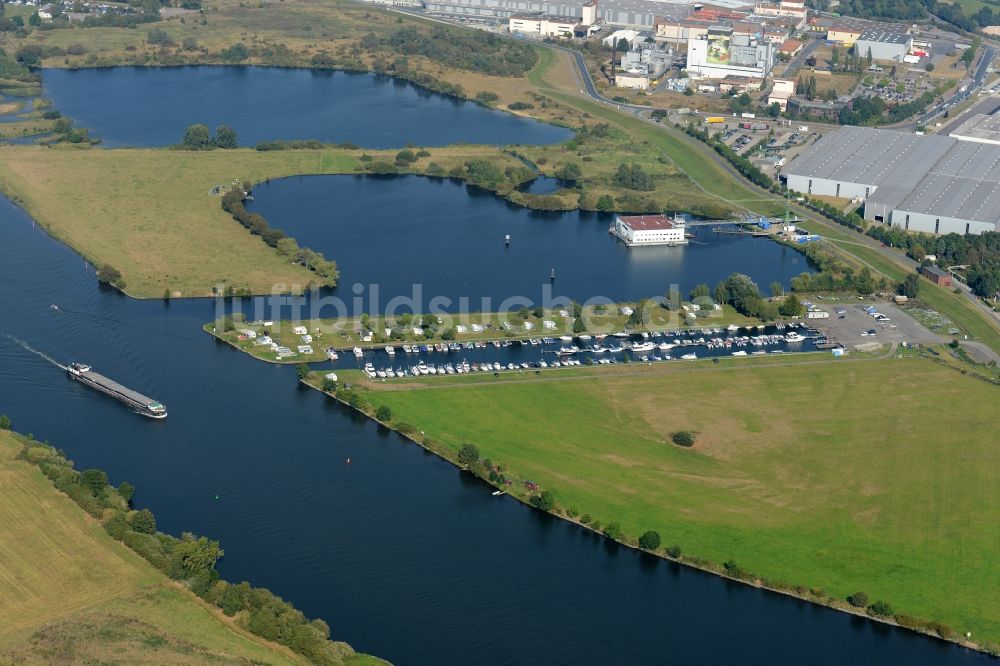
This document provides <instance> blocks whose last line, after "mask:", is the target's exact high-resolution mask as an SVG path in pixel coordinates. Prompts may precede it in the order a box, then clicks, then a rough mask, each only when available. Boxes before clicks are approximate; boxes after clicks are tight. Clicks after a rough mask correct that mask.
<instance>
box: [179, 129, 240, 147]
mask: <svg viewBox="0 0 1000 666" xmlns="http://www.w3.org/2000/svg"><path fill="white" fill-rule="evenodd" d="M177 147H178V148H183V149H185V150H212V149H213V148H225V149H232V148H239V144H237V143H236V130H234V129H233V128H232V127H230V126H229V125H219V126H218V127H216V128H215V136H212V133H211V132H210V131H209V129H208V126H207V125H202V124H201V123H198V124H196V125H188V127H187V128H186V129H185V130H184V138H183V139H181V143H180V145H179V146H177Z"/></svg>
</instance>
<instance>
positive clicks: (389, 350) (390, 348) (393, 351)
mask: <svg viewBox="0 0 1000 666" xmlns="http://www.w3.org/2000/svg"><path fill="white" fill-rule="evenodd" d="M385 353H386V354H388V355H389V356H395V355H396V348H395V347H393V346H392V345H386V346H385Z"/></svg>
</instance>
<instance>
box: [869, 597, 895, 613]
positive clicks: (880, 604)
mask: <svg viewBox="0 0 1000 666" xmlns="http://www.w3.org/2000/svg"><path fill="white" fill-rule="evenodd" d="M868 614H869V615H874V616H876V617H889V616H890V615H892V606H890V605H889V604H888V603H886V602H885V601H881V600H880V601H876V602H875V603H873V604H871V605H870V606H868Z"/></svg>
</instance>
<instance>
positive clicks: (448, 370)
mask: <svg viewBox="0 0 1000 666" xmlns="http://www.w3.org/2000/svg"><path fill="white" fill-rule="evenodd" d="M768 353H771V354H784V353H785V352H784V350H782V349H773V350H771V351H770V352H768V351H766V350H763V349H758V350H755V351H752V352H747V351H746V350H742V349H741V350H737V351H734V352H732V356H735V357H743V356H764V355H766V354H768ZM697 358H698V355H697V353H695V352H688V353H686V354H683V355H681V356H678V357H676V358H675V357H673V356H671V355H669V354H664V355H660V354H656V353H653V354H644V355H641V356H639V357H637V358H636V359H635V360H636V361H637V362H642V363H652V362H659V361H671V360H678V359H679V360H682V361H693V360H696V359H697ZM622 362H623V361H619V360H617V359H616V358H615V357H613V356H606V357H601V358H592V359H590V360H589V361H588V362H587V363H586V365H615V364H617V363H622ZM581 365H584V363H583V362H582V361H580V360H579V359H575V358H564V357H560V358H559V359H556V360H552V361H544V360H542V361H531V362H528V361H524V362H520V363H513V362H508V363H500V362H496V361H494V362H488V361H483V362H475V363H469V362H468V361H466V360H462V361H460V362H456V363H439V364H437V365H435V364H434V363H425V362H424V361H421V362H420V363H417V364H416V365H412V366H410V367H405V366H401V367H398V368H393V367H388V368H376V367H375V366H374V364H372V363H366V364H365V367H364V372H365V374H366V375H368V377H369V378H370V379H393V378H396V377H421V376H424V375H456V374H457V375H461V374H465V373H476V372H485V373H493V374H499V373H500V372H504V371H524V370H541V369H545V368H570V367H575V366H581Z"/></svg>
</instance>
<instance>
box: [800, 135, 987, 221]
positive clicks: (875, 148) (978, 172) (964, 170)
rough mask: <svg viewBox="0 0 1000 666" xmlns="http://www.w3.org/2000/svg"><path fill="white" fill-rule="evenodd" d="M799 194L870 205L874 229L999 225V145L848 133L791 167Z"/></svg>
mask: <svg viewBox="0 0 1000 666" xmlns="http://www.w3.org/2000/svg"><path fill="white" fill-rule="evenodd" d="M785 174H786V178H787V183H788V187H789V188H790V189H792V190H795V191H797V192H802V193H804V194H807V195H809V194H812V195H817V194H819V195H827V196H835V197H843V198H848V199H854V198H858V199H862V200H864V202H865V204H864V217H865V219H867V220H871V221H873V222H881V223H885V224H891V225H892V226H896V227H901V228H903V229H909V230H911V231H922V232H927V233H934V234H946V233H958V234H979V233H982V232H984V231H997V230H998V226H1000V146H998V145H993V144H989V143H977V142H966V141H958V140H956V139H953V138H951V137H946V136H939V135H929V136H919V135H916V134H908V133H905V132H896V131H893V130H881V129H872V128H867V127H844V128H842V129H840V130H837V131H836V132H830V133H828V134H826V135H825V136H824V137H823V138H822V139H820V140H819V141H818V142H817V143H816V144H815V145H814V146H813V147H812V149H811V150H810V151H809V152H808V153H806V154H804V155H803V156H801V157H799V158H797V159H795V160H793V161H792V162H791V163H789V164H788V165H787V166H786V167H785Z"/></svg>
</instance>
